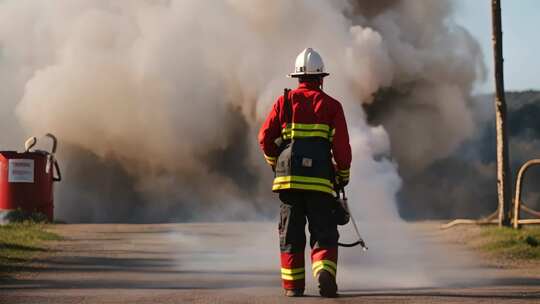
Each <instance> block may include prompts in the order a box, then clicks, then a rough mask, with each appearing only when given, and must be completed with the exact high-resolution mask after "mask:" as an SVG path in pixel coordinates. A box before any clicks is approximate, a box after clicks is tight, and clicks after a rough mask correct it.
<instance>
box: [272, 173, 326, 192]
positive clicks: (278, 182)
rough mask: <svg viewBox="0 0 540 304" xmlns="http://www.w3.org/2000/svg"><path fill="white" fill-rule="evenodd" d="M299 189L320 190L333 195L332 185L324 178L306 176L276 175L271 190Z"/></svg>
mask: <svg viewBox="0 0 540 304" xmlns="http://www.w3.org/2000/svg"><path fill="white" fill-rule="evenodd" d="M285 189H299V190H310V191H320V192H325V193H329V194H332V195H335V192H334V186H333V185H332V183H331V182H330V181H329V180H327V179H325V178H318V177H307V176H278V177H276V178H275V179H274V184H273V186H272V190H273V191H279V190H285Z"/></svg>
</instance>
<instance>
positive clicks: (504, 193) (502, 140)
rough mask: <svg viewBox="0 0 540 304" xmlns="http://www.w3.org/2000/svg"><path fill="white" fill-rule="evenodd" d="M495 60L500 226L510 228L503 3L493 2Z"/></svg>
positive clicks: (493, 0) (496, 0)
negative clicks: (502, 20)
mask: <svg viewBox="0 0 540 304" xmlns="http://www.w3.org/2000/svg"><path fill="white" fill-rule="evenodd" d="M491 10H492V21H493V55H494V56H493V59H494V67H495V91H496V93H495V125H496V128H497V194H498V199H499V209H498V210H499V226H510V214H509V213H510V197H511V194H510V191H511V188H510V187H511V185H510V183H509V180H510V169H509V161H508V137H507V136H508V131H507V126H506V100H505V96H504V74H503V62H504V59H503V39H502V22H501V1H500V0H492V2H491Z"/></svg>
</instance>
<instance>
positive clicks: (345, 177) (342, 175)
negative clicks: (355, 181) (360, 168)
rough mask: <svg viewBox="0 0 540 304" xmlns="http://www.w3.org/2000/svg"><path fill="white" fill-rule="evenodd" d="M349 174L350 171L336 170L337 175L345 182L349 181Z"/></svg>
mask: <svg viewBox="0 0 540 304" xmlns="http://www.w3.org/2000/svg"><path fill="white" fill-rule="evenodd" d="M350 173H351V169H346V170H338V171H337V175H338V176H339V177H340V178H341V179H342V180H346V181H348V180H349V176H350Z"/></svg>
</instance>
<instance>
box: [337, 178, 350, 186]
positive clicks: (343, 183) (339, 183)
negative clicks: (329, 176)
mask: <svg viewBox="0 0 540 304" xmlns="http://www.w3.org/2000/svg"><path fill="white" fill-rule="evenodd" d="M348 184H349V178H344V177H342V176H339V175H336V186H337V188H338V189H343V188H345V186H347V185H348Z"/></svg>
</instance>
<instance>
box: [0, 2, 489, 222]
mask: <svg viewBox="0 0 540 304" xmlns="http://www.w3.org/2000/svg"><path fill="white" fill-rule="evenodd" d="M373 3H374V2H373V1H346V0H342V1H324V0H309V1H308V0H304V1H300V0H299V1H286V0H282V1H263V0H256V1H253V0H224V1H212V2H211V3H209V2H206V1H196V0H183V1H165V0H164V1H143V0H140V1H108V0H98V1H73V0H69V1H68V0H65V1H61V0H59V1H53V2H50V1H24V0H17V1H2V2H1V3H0V79H1V80H2V86H1V87H0V97H1V98H2V99H1V102H2V110H1V111H0V117H1V118H2V120H1V121H0V128H1V129H2V130H8V131H4V132H3V133H4V134H15V135H13V136H11V135H9V136H7V137H3V138H1V139H0V144H1V145H2V147H13V145H14V144H15V143H16V142H19V141H22V138H19V136H21V135H22V134H32V135H33V134H43V133H45V132H52V133H54V134H55V135H57V136H58V137H59V139H60V141H61V143H62V144H64V146H65V145H68V146H69V147H70V148H69V149H64V153H63V155H62V157H63V159H64V160H65V162H64V165H65V170H66V171H67V173H66V182H65V184H64V185H63V186H61V188H60V189H59V190H60V193H59V196H58V197H59V200H58V202H57V207H58V208H57V214H60V215H61V216H63V217H65V218H66V219H67V220H90V221H92V220H94V221H95V220H104V219H105V220H115V219H121V220H125V219H129V217H126V216H123V215H122V214H130V213H138V214H139V215H140V216H142V217H144V215H145V214H146V215H148V214H151V216H150V218H151V219H161V220H164V219H165V220H167V219H175V218H193V217H197V216H198V215H199V216H200V213H198V212H203V214H204V216H202V217H206V218H208V217H209V218H231V217H232V218H244V217H250V216H252V215H254V214H260V213H263V214H270V212H269V210H274V208H275V205H274V204H272V203H271V202H270V201H271V200H272V198H271V196H270V194H269V192H270V189H269V188H270V180H271V174H270V172H269V170H268V168H267V167H266V165H264V163H263V159H262V156H261V154H260V152H259V151H258V148H257V145H256V138H255V134H256V132H257V130H258V128H259V126H260V123H261V121H262V119H264V116H265V115H266V114H267V112H268V110H269V108H270V106H271V104H272V102H273V101H274V100H275V98H276V97H277V96H278V95H279V94H280V93H281V91H282V89H283V88H284V87H293V86H295V84H294V83H293V82H291V80H288V79H287V78H285V77H284V76H285V74H286V73H288V72H289V71H290V70H291V69H292V63H293V61H294V58H295V56H296V54H297V53H298V52H299V51H301V50H302V49H303V48H305V47H313V48H315V49H317V50H318V51H319V52H320V53H321V54H322V55H323V57H324V59H325V63H326V66H327V69H328V71H329V72H330V73H331V76H330V77H329V78H327V81H326V83H325V89H326V90H327V91H328V92H329V93H330V94H331V95H333V96H334V97H335V98H337V99H338V100H340V101H342V103H343V104H344V107H345V110H346V116H347V119H348V122H349V125H350V132H351V137H352V145H353V152H354V158H353V171H352V186H351V187H350V188H351V189H353V193H351V195H352V197H353V198H354V199H356V200H358V201H362V208H366V209H367V210H366V211H365V214H366V215H367V216H370V217H376V218H387V217H389V216H390V217H391V218H395V217H397V211H396V208H395V203H394V202H395V194H396V192H397V191H398V190H399V187H400V183H401V182H400V178H399V176H398V173H397V164H396V163H394V162H392V161H390V160H389V158H388V157H387V156H389V155H391V154H393V155H394V156H397V160H398V161H400V162H403V164H401V163H400V165H401V166H405V167H407V166H408V167H413V166H415V165H417V166H420V167H421V166H423V165H424V164H425V163H426V162H429V161H430V160H432V159H436V158H439V157H444V156H446V155H447V154H448V153H450V152H451V151H452V150H453V149H455V147H456V146H457V145H458V144H459V143H460V142H461V141H462V140H463V138H465V137H467V136H468V135H469V134H470V132H471V130H472V128H473V124H472V119H471V115H470V113H469V111H468V110H467V99H468V97H469V95H470V91H471V87H472V84H473V82H474V81H475V80H476V79H477V78H478V77H479V76H481V72H482V65H481V60H480V59H481V54H480V52H479V50H478V46H477V44H476V43H475V42H474V41H473V40H472V39H471V38H470V36H469V34H468V33H467V32H466V31H465V30H463V29H462V28H460V27H459V26H457V25H455V24H454V23H453V22H452V20H451V16H452V9H451V5H450V3H449V1H398V0H396V1H377V3H376V4H373ZM385 88H391V90H392V92H394V93H392V94H391V95H392V97H391V98H389V100H391V102H389V103H385V102H381V103H380V105H381V107H380V108H379V109H377V111H376V112H377V117H378V121H379V122H378V123H384V124H385V126H386V128H388V129H390V131H392V132H391V134H392V136H391V139H392V142H391V141H390V139H389V136H388V135H387V132H386V130H385V128H383V127H381V126H379V125H375V126H369V125H368V124H367V122H366V115H365V113H364V109H363V106H365V105H366V104H372V105H373V106H376V104H377V103H378V100H377V98H374V94H375V93H377V92H380V91H381V90H382V89H385ZM395 92H397V93H395ZM396 95H397V96H399V98H396ZM13 115H16V118H14V116H13ZM396 130H397V131H396ZM391 145H392V150H391ZM62 157H61V158H60V159H62ZM85 164H86V165H85ZM119 172H120V173H119ZM117 176H120V178H118V177H117ZM119 192H126V193H129V195H127V196H120V197H117V196H115V193H119ZM133 193H135V194H134V195H132V194H133ZM121 200H124V201H128V202H122V204H120V202H119V201H121ZM139 201H140V202H142V203H140V204H139V205H136V206H137V208H133V206H134V204H135V203H136V202H139ZM103 202H106V203H103ZM130 202H131V203H130ZM105 204H107V205H105ZM141 208H142V209H141ZM358 208H360V207H358ZM118 209H122V210H121V211H119V210H118ZM141 210H143V211H141ZM122 211H123V212H122ZM111 214H113V215H114V216H111Z"/></svg>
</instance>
